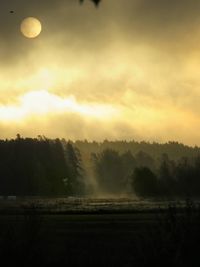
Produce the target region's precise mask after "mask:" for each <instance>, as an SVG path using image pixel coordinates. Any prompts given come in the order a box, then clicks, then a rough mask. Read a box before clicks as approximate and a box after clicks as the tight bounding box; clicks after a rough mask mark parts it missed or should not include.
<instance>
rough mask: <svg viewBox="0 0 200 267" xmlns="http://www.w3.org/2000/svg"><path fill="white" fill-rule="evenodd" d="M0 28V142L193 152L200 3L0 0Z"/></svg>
mask: <svg viewBox="0 0 200 267" xmlns="http://www.w3.org/2000/svg"><path fill="white" fill-rule="evenodd" d="M10 10H13V11H14V13H10ZM29 16H32V17H36V18H38V19H39V20H40V21H41V23H42V33H41V34H40V35H39V37H37V38H35V39H27V38H25V37H24V36H22V34H21V32H20V24H21V21H22V20H23V19H24V18H26V17H29ZM0 21H1V23H0V137H1V138H6V137H7V138H10V137H15V136H16V134H17V133H20V134H21V135H23V136H37V135H39V134H40V135H45V136H47V137H65V138H67V139H68V138H70V139H77V138H78V139H85V138H87V139H89V140H93V139H95V140H102V139H105V138H107V139H114V140H115V139H127V140H130V139H136V140H142V139H145V140H148V141H161V142H165V141H168V140H177V141H180V142H184V143H186V144H190V145H195V144H197V145H200V1H199V0H102V3H101V4H100V6H99V8H98V9H97V8H95V6H94V5H93V4H92V2H91V1H89V0H85V3H84V4H83V5H80V4H79V0H48V1H41V0H34V1H33V0H17V1H16V0H12V1H11V0H5V1H3V0H2V1H1V3H0Z"/></svg>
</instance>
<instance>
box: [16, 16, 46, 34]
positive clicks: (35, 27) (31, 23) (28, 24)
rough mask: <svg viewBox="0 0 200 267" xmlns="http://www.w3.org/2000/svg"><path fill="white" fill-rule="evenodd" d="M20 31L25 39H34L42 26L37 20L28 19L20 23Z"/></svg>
mask: <svg viewBox="0 0 200 267" xmlns="http://www.w3.org/2000/svg"><path fill="white" fill-rule="evenodd" d="M20 30H21V33H22V34H23V35H24V36H25V37H26V38H35V37H37V36H38V35H40V33H41V31H42V24H41V22H40V21H39V20H38V19H37V18H34V17H28V18H25V19H24V20H23V21H22V23H21V26H20Z"/></svg>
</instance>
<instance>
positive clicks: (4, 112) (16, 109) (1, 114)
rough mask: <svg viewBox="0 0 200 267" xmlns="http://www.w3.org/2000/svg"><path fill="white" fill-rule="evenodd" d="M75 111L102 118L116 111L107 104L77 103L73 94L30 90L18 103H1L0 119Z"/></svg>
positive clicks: (4, 120)
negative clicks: (61, 94)
mask: <svg viewBox="0 0 200 267" xmlns="http://www.w3.org/2000/svg"><path fill="white" fill-rule="evenodd" d="M66 112H67V113H69V112H71V113H77V114H80V115H81V116H85V117H94V118H103V119H104V120H105V119H107V118H109V117H113V116H114V115H115V114H117V113H118V111H117V110H116V109H114V108H113V107H111V106H109V105H103V104H96V103H90V104H87V103H78V102H77V100H76V98H75V97H74V96H69V97H67V98H61V97H60V96H57V95H55V94H51V93H49V92H48V91H45V90H41V91H32V92H29V93H26V94H24V95H23V96H21V97H20V98H19V103H18V105H17V104H15V105H8V106H6V105H1V106H0V120H1V121H3V122H9V121H16V120H23V119H25V118H27V117H29V116H34V115H48V114H55V113H66Z"/></svg>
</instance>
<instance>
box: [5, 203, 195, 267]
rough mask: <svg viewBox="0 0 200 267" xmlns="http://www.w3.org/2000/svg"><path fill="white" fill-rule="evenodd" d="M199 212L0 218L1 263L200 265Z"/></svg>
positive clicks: (189, 207)
mask: <svg viewBox="0 0 200 267" xmlns="http://www.w3.org/2000/svg"><path fill="white" fill-rule="evenodd" d="M199 222H200V209H199V206H198V205H195V204H194V203H193V202H191V201H189V200H187V201H186V205H185V207H184V208H183V207H181V208H180V207H179V206H178V205H175V204H174V205H169V206H168V208H167V209H166V210H163V209H160V210H159V209H158V210H157V211H156V212H149V213H148V212H145V213H142V212H140V213H137V212H135V213H129V214H126V213H123V214H111V213H110V214H105V213H104V214H103V213H96V214H67V215H64V214H60V215H59V214H50V215H47V214H46V215H42V214H40V213H38V212H37V210H36V209H35V208H34V207H32V209H29V210H28V212H27V213H24V214H22V215H2V216H0V258H1V262H4V265H7V266H12V265H13V264H14V265H16V263H18V264H20V266H35V265H38V264H42V265H43V266H55V265H56V266H63V265H66V266H149V265H150V264H154V266H200V257H199V248H200V245H199V244H200V224H199Z"/></svg>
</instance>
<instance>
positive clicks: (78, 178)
mask: <svg viewBox="0 0 200 267" xmlns="http://www.w3.org/2000/svg"><path fill="white" fill-rule="evenodd" d="M66 159H67V164H68V166H69V175H68V177H67V179H66V190H67V193H68V194H69V195H79V196H80V195H83V194H84V192H85V184H84V180H83V178H84V177H83V176H84V170H83V168H82V164H81V155H80V152H79V150H78V149H77V148H74V147H73V145H72V143H71V142H68V143H67V145H66Z"/></svg>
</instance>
